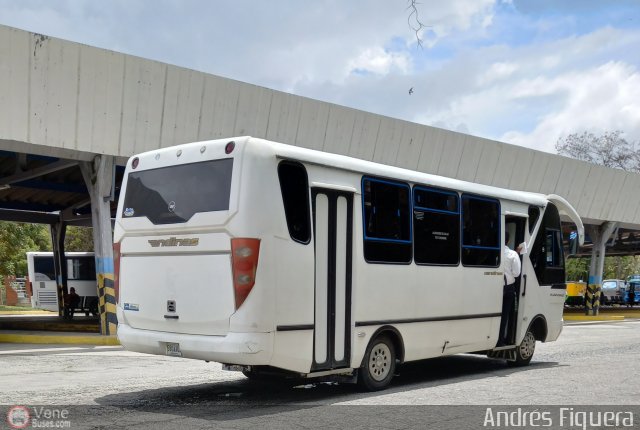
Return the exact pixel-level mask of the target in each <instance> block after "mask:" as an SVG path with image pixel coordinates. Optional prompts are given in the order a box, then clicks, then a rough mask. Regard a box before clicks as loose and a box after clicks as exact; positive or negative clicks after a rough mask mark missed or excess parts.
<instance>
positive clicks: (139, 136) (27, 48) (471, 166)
mask: <svg viewBox="0 0 640 430" xmlns="http://www.w3.org/2000/svg"><path fill="white" fill-rule="evenodd" d="M0 58H1V59H2V60H1V61H2V66H1V67H0V150H4V151H13V152H17V153H28V154H39V155H47V156H50V157H55V158H70V159H79V158H82V159H90V158H91V157H92V156H93V155H96V154H104V155H109V156H114V157H116V161H117V163H119V164H123V162H124V160H125V159H126V158H127V157H129V156H131V155H133V154H135V153H139V152H144V151H147V150H151V149H156V148H160V147H167V146H171V145H176V144H180V143H186V142H192V141H198V140H209V139H215V138H221V137H231V136H241V135H251V136H255V137H260V138H265V139H269V140H274V141H278V142H282V143H287V144H291V145H297V146H303V147H308V148H313V149H319V150H323V151H327V152H333V153H338V154H343V155H350V156H353V157H357V158H362V159H366V160H371V161H376V162H380V163H385V164H389V165H395V166H398V167H403V168H408V169H412V170H418V171H422V172H426V173H432V174H437V175H442V176H448V177H452V178H456V179H461V180H465V181H471V182H477V183H481V184H486V185H493V186H497V187H502V188H509V189H514V190H523V191H531V192H537V193H543V194H558V195H561V196H563V197H565V198H566V199H567V200H568V201H569V202H570V203H571V204H572V205H573V206H574V207H575V208H576V209H577V211H578V213H579V214H580V215H581V216H582V217H583V220H584V221H585V223H591V224H601V223H603V222H605V221H616V222H619V223H620V225H621V226H624V227H628V228H633V229H640V211H639V210H638V209H639V208H640V198H639V197H638V190H640V175H638V174H634V173H627V172H624V171H621V170H616V169H609V168H605V167H601V166H596V165H592V164H588V163H584V162H580V161H576V160H571V159H568V158H565V157H561V156H558V155H553V154H548V153H543V152H539V151H535V150H531V149H526V148H522V147H517V146H513V145H508V144H505V143H501V142H496V141H491V140H487V139H483V138H478V137H474V136H470V135H465V134H461V133H456V132H451V131H447V130H442V129H438V128H434V127H429V126H424V125H419V124H414V123H410V122H407V121H402V120H397V119H393V118H389V117H384V116H380V115H375V114H371V113H367V112H363V111H358V110H355V109H350V108H347V107H343V106H339V105H334V104H330V103H325V102H320V101H316V100H311V99H308V98H304V97H299V96H295V95H291V94H286V93H283V92H279V91H274V90H270V89H266V88H262V87H258V86H255V85H251V84H246V83H242V82H238V81H234V80H231V79H226V78H222V77H218V76H214V75H209V74H205V73H201V72H197V71H193V70H188V69H184V68H180V67H177V66H173V65H169V64H164V63H160V62H157V61H152V60H146V59H143V58H139V57H134V56H130V55H125V54H121V53H117V52H112V51H108V50H104V49H99V48H94V47H90V46H86V45H81V44H78V43H73V42H67V41H64V40H60V39H55V38H50V37H48V36H44V35H39V34H34V33H29V32H26V31H22V30H18V29H14V28H10V27H6V26H0ZM64 155H68V156H67V157H65V156H64ZM10 170H11V169H10V168H9V169H8V170H7V169H5V170H4V171H1V172H0V175H1V176H4V177H6V175H11V174H13V173H12V172H11V171H10ZM49 179H52V178H49ZM70 180H71V181H72V179H71V177H70ZM72 182H73V181H72ZM1 184H2V178H1V177H0V185H1ZM5 197H6V195H5V194H2V192H1V191H0V207H2V206H3V203H6V202H7V201H10V200H11V199H13V198H14V197H11V198H5ZM67 197H69V196H67ZM18 198H19V197H18ZM59 198H60V199H64V197H59ZM69 203H71V200H69V201H65V202H64V204H69Z"/></svg>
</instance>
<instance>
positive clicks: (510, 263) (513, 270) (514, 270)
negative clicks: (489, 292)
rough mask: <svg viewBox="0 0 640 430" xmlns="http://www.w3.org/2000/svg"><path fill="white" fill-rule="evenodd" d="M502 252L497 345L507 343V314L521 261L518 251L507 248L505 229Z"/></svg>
mask: <svg viewBox="0 0 640 430" xmlns="http://www.w3.org/2000/svg"><path fill="white" fill-rule="evenodd" d="M504 236H505V241H504V252H503V259H504V263H503V267H504V290H503V291H502V318H501V319H500V332H499V334H498V336H499V338H498V346H502V345H506V344H508V343H509V342H508V339H507V337H508V330H509V316H510V314H511V310H512V309H513V303H514V302H515V298H516V278H517V277H518V276H520V270H521V263H520V256H519V255H518V253H517V252H516V251H514V250H512V249H510V248H509V246H508V243H509V232H508V231H506V232H505V234H504Z"/></svg>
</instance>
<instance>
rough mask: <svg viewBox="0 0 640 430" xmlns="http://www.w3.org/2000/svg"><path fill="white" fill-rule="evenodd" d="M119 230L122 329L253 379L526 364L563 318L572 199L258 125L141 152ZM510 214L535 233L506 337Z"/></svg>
mask: <svg viewBox="0 0 640 430" xmlns="http://www.w3.org/2000/svg"><path fill="white" fill-rule="evenodd" d="M122 190H123V191H122V193H121V197H120V201H119V204H118V213H117V219H116V224H115V231H114V242H115V246H114V249H115V265H116V287H117V289H116V291H118V289H119V297H118V304H117V313H118V322H119V326H118V337H119V339H120V342H121V343H122V344H123V345H124V347H125V348H127V349H129V350H132V351H139V352H146V353H150V354H160V355H165V354H166V355H176V356H181V357H186V358H195V359H201V360H210V361H216V362H220V363H223V364H224V365H225V368H227V369H231V370H242V371H243V372H244V373H245V375H247V376H249V377H261V376H265V375H270V374H278V373H283V374H291V375H296V376H307V377H313V376H327V375H341V376H344V377H345V378H347V379H350V380H355V379H356V378H357V379H358V380H359V382H360V383H361V384H362V385H363V386H364V387H365V388H367V389H370V390H375V389H381V388H383V387H385V386H386V385H387V384H389V382H390V380H391V378H392V377H393V374H394V370H395V366H396V363H403V362H408V361H413V360H420V359H425V358H430V357H440V356H445V355H450V354H456V353H465V352H483V353H486V354H488V355H489V356H492V357H497V358H504V359H507V360H508V361H509V362H511V363H514V364H526V363H528V362H529V361H530V360H531V357H532V355H533V353H534V348H535V342H536V341H542V342H548V341H553V340H555V339H556V338H557V337H558V336H559V334H560V332H561V330H562V310H563V302H564V296H565V271H564V257H563V248H562V236H561V229H560V215H559V210H561V211H563V212H564V214H565V215H566V216H568V217H570V219H572V220H574V222H575V223H576V224H577V226H578V227H577V228H578V231H579V235H580V238H583V236H584V234H583V227H582V223H581V221H580V218H579V217H578V215H577V213H576V211H575V210H574V209H573V208H572V207H571V206H570V205H569V204H568V203H567V202H566V201H565V200H564V199H562V198H561V197H558V196H553V195H550V196H545V195H540V194H533V193H528V192H519V191H512V190H506V189H500V188H495V187H489V186H483V185H478V184H473V183H468V182H463V181H459V180H454V179H450V178H445V177H440V176H434V175H428V174H424V173H419V172H415V171H410V170H405V169H400V168H395V167H389V166H385V165H381V164H376V163H372V162H366V161H362V160H357V159H353V158H349V157H345V156H339V155H334V154H329V153H324V152H319V151H313V150H308V149H304V148H299V147H294V146H289V145H284V144H279V143H274V142H269V141H265V140H261V139H255V138H250V137H239V138H233V139H226V140H214V141H207V142H199V143H191V144H187V145H181V146H177V147H172V148H165V149H159V150H156V151H151V152H146V153H144V154H140V155H137V156H135V157H132V158H131V159H130V160H129V161H128V163H127V168H126V173H125V177H124V180H123V184H122ZM505 230H506V231H508V232H509V233H510V237H511V248H512V249H513V248H514V245H515V244H520V243H523V242H524V244H525V245H526V249H527V251H526V253H525V254H524V255H523V256H522V262H523V272H522V276H520V277H519V278H518V280H517V298H518V300H517V306H514V308H513V309H512V310H511V313H512V318H511V321H512V324H511V325H510V327H509V340H508V342H507V345H506V346H502V347H499V348H498V347H497V346H496V345H497V342H498V340H499V339H498V332H499V326H500V320H501V316H502V315H501V309H502V294H503V285H504V274H503V258H502V255H503V249H504V248H503V245H504V239H505Z"/></svg>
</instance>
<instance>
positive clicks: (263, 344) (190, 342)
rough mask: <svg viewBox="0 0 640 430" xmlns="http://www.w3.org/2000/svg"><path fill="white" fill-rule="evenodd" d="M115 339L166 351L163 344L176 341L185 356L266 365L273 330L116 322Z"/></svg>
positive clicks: (142, 349)
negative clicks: (222, 332) (176, 329)
mask: <svg viewBox="0 0 640 430" xmlns="http://www.w3.org/2000/svg"><path fill="white" fill-rule="evenodd" d="M118 339H119V340H120V343H121V344H122V345H123V346H124V347H125V349H127V350H129V351H135V352H144V353H147V354H156V355H166V349H167V348H166V344H167V343H177V344H179V345H180V351H181V352H182V356H183V357H184V358H195V359H198V360H207V361H216V362H219V363H227V364H242V365H253V366H258V365H265V366H266V365H269V364H270V362H271V356H272V352H273V333H228V334H227V335H226V336H205V335H194V334H181V333H170V332H162V331H153V330H140V329H135V328H132V327H130V326H128V325H126V324H122V323H120V324H119V325H118Z"/></svg>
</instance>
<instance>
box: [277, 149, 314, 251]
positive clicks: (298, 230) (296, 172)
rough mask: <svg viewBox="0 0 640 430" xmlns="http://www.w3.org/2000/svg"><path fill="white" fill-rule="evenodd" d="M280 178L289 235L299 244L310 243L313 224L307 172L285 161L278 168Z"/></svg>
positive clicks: (300, 165)
mask: <svg viewBox="0 0 640 430" xmlns="http://www.w3.org/2000/svg"><path fill="white" fill-rule="evenodd" d="M278 178H279V179H280V190H281V191H282V202H283V204H284V214H285V217H286V219H287V227H288V228H289V235H290V236H291V238H292V239H293V240H295V241H297V242H301V243H309V241H310V240H311V227H310V225H311V222H310V218H309V217H310V215H309V183H308V180H307V171H306V170H305V168H304V166H303V165H302V164H298V163H290V162H288V161H283V162H281V163H280V165H279V166H278Z"/></svg>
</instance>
